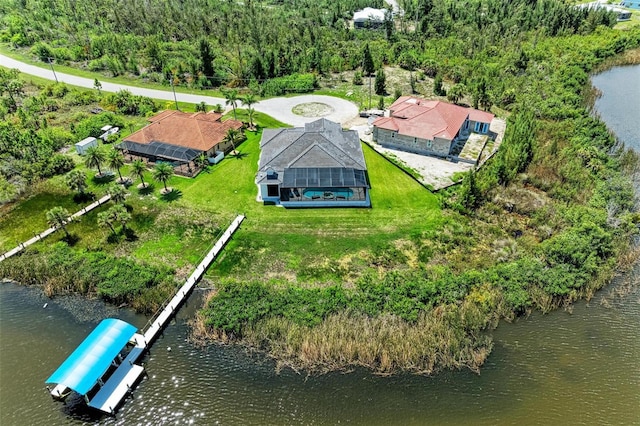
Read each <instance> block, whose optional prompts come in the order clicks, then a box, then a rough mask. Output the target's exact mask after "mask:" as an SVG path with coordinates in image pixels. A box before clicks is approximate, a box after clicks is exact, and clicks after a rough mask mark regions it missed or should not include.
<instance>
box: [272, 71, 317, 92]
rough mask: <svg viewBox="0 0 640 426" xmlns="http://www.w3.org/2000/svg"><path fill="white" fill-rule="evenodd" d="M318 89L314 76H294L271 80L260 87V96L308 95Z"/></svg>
mask: <svg viewBox="0 0 640 426" xmlns="http://www.w3.org/2000/svg"><path fill="white" fill-rule="evenodd" d="M317 87H318V82H317V80H316V76H315V75H314V74H292V75H289V76H286V77H277V78H271V79H269V80H267V81H265V82H264V83H263V84H262V85H261V86H260V96H282V95H284V94H286V93H307V92H311V91H313V89H315V88H317Z"/></svg>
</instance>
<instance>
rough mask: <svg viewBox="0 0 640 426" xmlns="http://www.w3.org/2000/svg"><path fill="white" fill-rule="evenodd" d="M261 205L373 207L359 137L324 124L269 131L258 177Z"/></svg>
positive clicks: (318, 121)
mask: <svg viewBox="0 0 640 426" xmlns="http://www.w3.org/2000/svg"><path fill="white" fill-rule="evenodd" d="M255 182H256V185H257V186H258V197H257V200H258V201H262V202H264V203H265V204H277V205H281V206H284V207H369V206H370V205H371V200H370V199H369V187H370V186H369V179H368V176H367V166H366V164H365V161H364V154H363V153H362V146H361V145H360V139H359V138H358V133H357V132H356V131H354V130H343V129H342V128H341V127H340V124H338V123H334V122H332V121H329V120H326V119H324V118H322V119H320V120H317V121H314V122H312V123H307V124H306V125H305V126H304V127H296V128H288V129H287V128H284V129H283V128H281V129H265V130H264V132H263V134H262V140H261V141H260V160H259V163H258V173H257V176H256V180H255Z"/></svg>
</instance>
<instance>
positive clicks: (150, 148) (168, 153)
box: [118, 141, 202, 162]
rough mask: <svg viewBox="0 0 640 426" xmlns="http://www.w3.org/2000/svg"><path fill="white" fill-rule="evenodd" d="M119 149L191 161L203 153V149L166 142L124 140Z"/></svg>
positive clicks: (174, 159) (148, 155) (150, 155)
mask: <svg viewBox="0 0 640 426" xmlns="http://www.w3.org/2000/svg"><path fill="white" fill-rule="evenodd" d="M118 148H119V149H126V150H127V151H129V152H130V153H133V154H141V155H144V156H147V157H157V158H165V159H167V160H173V161H182V162H189V161H192V160H193V159H194V158H196V157H197V156H198V155H200V154H202V151H199V150H197V149H193V148H187V147H184V146H178V145H171V144H168V143H164V142H157V141H153V142H151V143H148V144H147V143H138V142H131V141H124V142H122V143H121V144H119V145H118Z"/></svg>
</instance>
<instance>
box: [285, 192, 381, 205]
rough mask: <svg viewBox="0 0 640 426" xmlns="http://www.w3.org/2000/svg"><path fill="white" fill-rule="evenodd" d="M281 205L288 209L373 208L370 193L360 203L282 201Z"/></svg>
mask: <svg viewBox="0 0 640 426" xmlns="http://www.w3.org/2000/svg"><path fill="white" fill-rule="evenodd" d="M280 204H281V205H282V206H283V207H287V208H306V207H371V198H369V191H367V192H366V199H364V200H358V201H348V200H347V201H323V200H319V201H282V202H280Z"/></svg>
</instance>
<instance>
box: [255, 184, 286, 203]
mask: <svg viewBox="0 0 640 426" xmlns="http://www.w3.org/2000/svg"><path fill="white" fill-rule="evenodd" d="M278 186H279V185H278ZM268 194H269V192H268V189H267V184H266V183H265V184H260V185H258V198H257V199H258V201H267V202H274V203H277V204H279V203H280V195H277V196H275V197H269V195H268Z"/></svg>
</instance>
